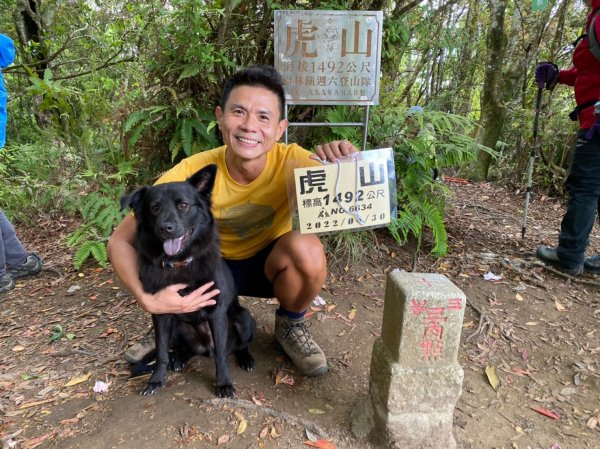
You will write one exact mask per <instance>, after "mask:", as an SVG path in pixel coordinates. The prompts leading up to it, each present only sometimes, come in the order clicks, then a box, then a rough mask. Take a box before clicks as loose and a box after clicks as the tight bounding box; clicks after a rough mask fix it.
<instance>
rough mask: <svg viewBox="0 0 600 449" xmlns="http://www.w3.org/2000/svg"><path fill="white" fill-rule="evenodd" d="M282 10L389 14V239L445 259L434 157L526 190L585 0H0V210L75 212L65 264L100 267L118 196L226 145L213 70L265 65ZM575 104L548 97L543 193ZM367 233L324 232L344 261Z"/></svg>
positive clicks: (309, 116) (571, 130)
mask: <svg viewBox="0 0 600 449" xmlns="http://www.w3.org/2000/svg"><path fill="white" fill-rule="evenodd" d="M536 3H539V2H536ZM542 3H543V2H542ZM276 9H322V10H382V11H383V13H384V30H383V48H382V64H381V67H382V73H381V85H380V92H381V94H380V104H379V105H378V106H375V107H372V109H371V122H370V132H369V139H368V147H369V148H380V147H384V146H392V147H393V148H394V153H395V157H396V170H397V177H398V179H399V181H398V199H399V216H398V219H397V220H395V221H394V223H392V225H391V226H390V228H389V230H390V232H391V234H392V235H393V236H394V238H395V239H396V240H397V241H398V242H399V243H401V244H402V243H404V242H405V241H406V240H407V239H409V238H416V242H417V250H419V249H425V250H427V251H432V252H433V253H434V254H437V255H443V254H445V253H446V251H447V247H446V234H445V228H444V207H445V201H446V198H447V194H448V190H447V188H446V186H445V185H444V184H443V183H439V182H435V181H434V180H433V179H432V176H431V172H432V169H433V168H438V169H440V170H441V171H443V172H444V173H446V174H449V173H450V174H456V173H459V174H460V176H463V177H469V178H471V179H475V180H491V181H495V182H501V183H503V184H507V185H509V186H511V187H512V188H514V189H516V190H521V191H522V187H523V185H524V183H525V172H526V166H527V163H528V159H529V155H530V151H531V149H532V145H533V137H532V134H533V122H534V114H535V101H536V93H537V86H536V85H535V84H534V82H533V71H534V68H535V66H536V64H537V63H538V62H539V61H553V62H555V63H556V64H557V65H558V66H559V67H561V68H566V67H570V64H571V62H570V60H571V55H572V50H573V46H572V44H571V43H572V42H573V41H575V40H576V38H577V37H578V36H579V35H580V34H581V33H582V32H583V25H584V18H585V14H586V11H585V6H584V4H583V2H582V1H580V0H549V1H548V6H547V8H545V9H544V10H541V11H537V10H534V8H533V7H532V1H525V2H520V1H511V0H483V1H479V0H426V1H417V0H415V1H397V2H390V1H384V0H373V1H364V0H363V1H361V0H356V1H343V0H332V1H326V2H319V1H294V2H292V1H290V0H282V1H281V2H279V3H275V2H273V1H271V0H248V1H244V2H242V1H240V0H216V1H211V0H204V1H202V0H170V1H157V0H144V1H128V2H123V1H117V0H105V1H100V0H98V1H93V0H0V32H1V33H3V34H7V35H9V36H10V37H11V38H13V39H14V41H15V44H16V46H17V59H16V61H15V64H13V65H12V66H10V67H8V68H7V69H5V70H4V71H3V74H4V80H5V84H6V86H7V90H8V93H9V104H8V129H7V146H6V148H5V151H2V152H1V153H0V178H1V179H2V183H1V184H0V207H2V209H4V210H5V212H7V214H8V215H9V216H10V217H11V218H12V219H13V220H15V221H16V222H21V223H24V224H27V223H32V222H33V221H34V220H35V218H36V217H39V215H40V214H46V215H48V216H50V217H59V216H65V215H68V216H71V217H76V219H77V220H78V223H80V224H79V226H78V227H77V229H75V230H74V231H73V232H72V233H71V234H70V236H69V241H68V243H69V246H70V247H71V248H72V249H73V254H74V257H73V260H74V265H75V268H79V267H80V266H81V265H82V264H83V263H85V262H86V261H89V262H96V263H99V264H100V265H105V264H106V263H107V257H106V250H105V243H106V240H107V238H108V236H109V235H110V233H111V232H112V229H113V228H114V226H115V225H116V224H117V223H118V222H119V221H120V220H121V218H122V214H123V212H121V211H120V210H119V198H120V197H121V196H122V195H123V194H124V192H125V191H126V190H128V189H129V188H130V187H131V186H134V185H137V184H148V183H150V182H152V181H153V180H154V179H155V178H156V176H157V175H158V174H159V173H160V172H162V171H164V170H165V169H167V168H169V167H170V166H171V165H172V164H173V163H174V162H176V161H177V160H179V159H181V158H182V157H185V156H187V155H190V154H193V153H195V152H198V151H203V150H206V149H210V148H213V147H215V146H218V145H219V144H220V136H219V135H218V130H217V128H216V126H215V125H216V124H215V121H214V120H215V119H214V107H215V106H216V105H217V104H218V99H219V95H220V90H221V87H222V82H223V80H224V79H225V78H226V77H227V76H228V75H230V74H232V73H233V72H235V71H236V70H238V69H239V68H241V67H246V66H249V65H252V64H272V63H273V11H275V10H276ZM413 105H420V106H422V107H423V108H424V110H425V112H424V113H423V114H420V115H418V117H417V121H418V122H419V124H420V125H421V129H424V130H429V134H430V135H429V136H424V135H423V134H420V135H416V136H415V135H414V133H412V132H411V130H410V129H409V126H408V124H407V123H408V122H407V120H406V118H407V111H408V109H409V108H410V107H411V106H413ZM573 107H574V100H573V94H572V91H571V89H569V88H564V87H562V88H561V87H560V86H559V87H558V88H556V89H555V90H554V91H553V92H545V93H544V96H543V102H542V117H541V122H540V123H541V124H540V131H539V136H540V137H539V144H538V145H537V149H538V156H539V157H538V159H537V164H536V166H535V171H534V178H533V179H534V181H533V182H534V185H535V186H536V188H543V189H547V190H548V191H549V192H550V193H551V194H560V193H562V188H561V186H562V182H563V179H564V174H565V171H566V168H567V166H568V161H569V156H570V153H571V151H572V147H573V144H574V138H575V130H576V128H577V124H576V123H573V122H570V121H569V119H568V112H570V111H571V110H572V109H573ZM289 114H290V119H291V120H294V121H297V120H303V121H313V120H315V121H327V120H329V121H332V122H337V121H360V120H361V117H362V109H361V108H353V107H341V106H340V107H318V108H317V107H310V106H303V107H299V106H296V107H293V108H291V109H290V112H289ZM425 125H427V126H425ZM360 135H361V130H360V129H356V128H320V129H316V128H298V129H297V130H296V131H294V132H293V133H292V135H291V139H293V140H295V141H297V142H298V143H300V144H301V145H302V146H304V147H306V148H312V147H313V146H314V144H315V143H316V142H322V141H326V140H327V139H340V138H345V139H350V140H352V141H354V142H357V143H358V142H360V141H361V137H360ZM364 238H366V239H368V238H369V233H363V234H341V235H338V236H336V237H333V238H331V239H330V240H329V241H328V243H329V244H331V245H333V248H335V249H336V250H337V251H338V253H339V251H342V252H346V253H348V255H350V256H351V257H354V256H356V255H357V253H359V252H360V250H359V249H358V248H361V247H362V246H364V245H361V242H360V240H361V239H364ZM422 243H423V245H422ZM367 247H368V246H367ZM338 256H339V257H340V258H344V259H345V256H340V254H338Z"/></svg>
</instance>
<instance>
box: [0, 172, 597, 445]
mask: <svg viewBox="0 0 600 449" xmlns="http://www.w3.org/2000/svg"><path fill="white" fill-rule="evenodd" d="M448 185H449V187H450V188H451V190H452V192H453V194H452V197H451V199H450V205H449V211H448V216H447V229H448V237H449V243H450V252H449V255H448V256H447V257H445V258H443V259H437V260H436V259H433V258H430V257H428V256H422V257H420V258H419V260H418V262H417V271H422V272H439V273H443V274H445V275H446V276H448V277H449V278H450V279H451V280H452V281H453V282H454V283H455V284H456V285H457V286H458V287H459V288H461V289H462V290H463V291H464V292H465V294H466V296H467V299H468V304H467V310H466V312H465V319H464V325H463V334H462V339H461V346H460V350H459V362H460V364H461V365H462V367H463V368H464V371H465V380H464V383H463V391H462V395H461V397H460V399H459V401H458V404H457V407H456V410H455V414H454V430H455V437H456V440H457V442H458V447H460V448H477V449H480V448H507V449H508V448H522V449H525V448H532V449H534V448H544V449H558V448H562V449H567V448H569V449H570V448H598V447H600V423H599V421H600V355H599V353H600V327H599V325H598V324H599V321H600V299H599V298H600V296H599V294H598V293H599V287H600V278H595V277H592V276H588V275H586V276H583V277H581V278H579V279H577V280H573V279H569V278H567V277H565V276H562V275H560V274H559V273H556V272H553V271H550V270H548V269H546V268H544V267H543V266H541V265H540V264H539V263H537V262H536V261H535V258H534V257H533V251H534V249H535V247H536V246H537V245H538V244H554V243H555V241H556V239H557V232H558V229H559V222H560V218H561V216H562V213H563V212H564V203H563V202H562V201H561V200H558V199H552V198H547V197H544V196H542V195H540V194H535V195H533V198H532V201H531V208H530V215H529V222H528V223H529V224H528V232H527V235H526V237H525V239H521V225H522V208H523V194H522V193H519V192H512V191H508V190H505V189H503V188H500V187H497V186H494V185H492V184H486V183H483V184H466V185H465V184H448ZM74 226H75V224H74V223H72V222H70V221H68V220H64V221H61V220H58V221H57V220H54V221H50V220H47V219H43V218H40V220H39V222H38V223H37V225H36V227H35V229H33V228H27V229H25V228H19V229H18V231H19V234H20V235H21V237H22V240H23V241H24V243H25V244H26V245H27V247H28V248H31V249H35V250H36V251H37V252H38V253H39V254H40V255H42V256H43V257H44V260H45V263H46V269H45V270H44V271H43V272H42V273H41V275H39V276H37V277H35V278H31V279H24V280H22V281H19V282H18V283H17V288H16V289H14V290H13V291H11V292H10V293H8V294H5V295H3V296H2V297H1V298H2V299H3V302H2V303H1V307H0V346H1V352H0V438H1V439H2V449H5V448H12V447H19V448H23V449H33V448H35V447H39V448H51V447H52V448H86V449H94V448H99V449H100V448H102V449H106V448H124V449H133V448H135V449H137V448H140V447H143V448H145V449H164V448H176V447H182V448H207V447H222V448H231V449H249V448H253V449H257V448H300V447H308V446H305V445H304V442H307V441H309V442H310V439H315V438H316V437H317V438H320V439H321V440H323V441H321V442H320V443H318V444H320V445H321V446H320V447H337V448H368V447H369V445H368V444H367V443H365V442H361V441H357V440H356V439H355V438H353V436H352V434H351V433H350V431H349V427H348V415H349V413H350V412H351V410H352V409H353V408H354V407H355V405H356V404H357V403H358V402H359V401H360V400H361V398H363V397H365V395H366V394H367V391H368V370H369V363H370V357H371V349H372V346H373V342H374V340H375V339H376V337H378V336H379V334H380V326H381V320H382V311H383V296H384V289H385V282H386V276H387V273H388V272H389V271H390V270H392V269H395V268H399V269H405V270H409V271H410V270H411V269H412V266H413V261H412V253H411V250H410V248H408V247H398V246H397V245H396V244H395V243H394V242H393V241H392V240H390V239H389V238H387V237H385V235H384V233H383V232H381V233H378V234H377V236H378V241H377V245H376V246H375V247H374V248H373V250H372V251H369V257H368V259H366V260H364V261H363V262H362V263H361V264H358V265H352V266H348V267H347V269H346V270H344V269H341V270H337V271H335V272H333V273H332V275H331V276H330V277H329V278H328V280H327V284H326V287H325V288H324V290H323V292H322V296H323V298H324V299H325V301H326V304H324V305H321V306H318V307H314V310H312V311H311V313H312V316H311V322H312V327H311V330H312V332H313V334H314V335H315V336H316V339H317V341H318V342H320V344H321V346H322V347H323V349H324V350H325V352H326V354H327V357H328V362H329V366H330V372H329V374H328V375H326V376H323V377H321V378H316V379H311V378H304V377H302V376H300V375H299V374H298V373H297V372H296V371H295V370H294V368H293V367H292V366H291V364H290V362H289V361H288V360H287V359H286V357H285V356H284V355H283V354H282V353H281V352H280V351H279V349H278V348H277V347H276V346H275V345H274V343H273V339H272V332H273V323H274V311H275V308H276V304H275V302H274V301H268V300H259V299H254V298H243V299H242V301H243V303H244V304H245V305H246V306H247V307H249V308H250V310H251V311H252V313H253V315H254V317H255V318H256V320H257V323H258V336H257V338H256V340H255V342H254V343H253V345H252V348H251V349H252V352H253V354H254V356H255V358H256V359H257V367H256V370H255V371H254V372H252V373H247V372H244V371H242V370H240V369H239V368H237V367H234V368H233V377H234V382H235V385H236V388H237V395H236V398H235V399H233V400H220V399H218V398H216V397H215V396H214V394H213V381H214V364H213V361H212V360H211V359H205V358H196V359H194V361H193V362H192V363H191V364H190V366H188V367H187V368H186V370H185V371H184V372H181V373H171V374H170V377H169V382H168V386H167V388H165V389H164V390H163V391H162V392H160V393H159V394H158V395H155V396H151V397H143V396H140V395H139V392H140V390H141V388H142V387H143V385H144V384H145V382H146V380H147V377H142V378H137V379H129V378H128V371H127V364H126V363H125V361H124V360H123V352H124V351H125V349H126V348H127V347H129V346H130V345H132V344H133V343H135V342H136V341H138V340H139V339H140V338H141V337H142V336H143V335H144V334H145V332H146V331H147V329H148V328H149V325H150V319H149V316H147V315H146V314H145V313H143V312H142V311H141V310H140V309H139V308H138V307H137V306H136V305H135V303H134V301H133V299H132V297H131V296H130V295H129V294H128V293H127V291H126V290H125V289H124V288H123V287H122V286H121V285H120V284H119V282H118V280H117V279H116V278H115V276H114V274H113V272H112V271H111V269H110V268H108V269H104V270H102V269H95V268H92V267H91V266H88V267H87V268H86V269H85V270H82V271H81V272H75V271H74V270H73V269H72V268H71V266H72V261H71V255H70V253H69V251H68V249H67V248H66V247H65V246H64V244H63V243H61V242H62V241H64V240H62V238H63V237H64V236H65V235H66V234H67V233H68V232H69V231H70V230H72V229H73V227H74ZM42 230H43V232H41V231H42ZM590 251H596V252H598V251H600V229H599V228H598V227H596V228H595V229H594V232H593V235H592V238H591V247H590ZM490 272H491V273H493V274H495V275H498V276H500V279H498V280H495V281H494V280H485V279H484V276H483V275H484V274H486V273H490ZM232 362H233V360H232ZM233 365H234V364H233V363H232V366H233ZM486 368H488V372H491V370H492V369H495V372H496V373H497V377H498V379H499V382H500V384H499V386H497V389H496V390H494V388H492V385H491V383H490V377H489V376H488V375H486ZM492 377H493V376H492ZM98 381H101V382H104V383H105V384H107V385H108V387H107V388H108V389H107V391H106V392H95V391H94V386H95V385H97V382H98ZM98 385H99V384H98ZM326 442H329V443H331V444H330V445H329V446H327V445H326ZM315 444H316V443H315Z"/></svg>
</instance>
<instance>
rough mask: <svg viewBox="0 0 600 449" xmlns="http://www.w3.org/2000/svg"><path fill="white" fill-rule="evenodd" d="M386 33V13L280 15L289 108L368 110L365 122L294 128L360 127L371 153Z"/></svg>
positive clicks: (279, 47)
mask: <svg viewBox="0 0 600 449" xmlns="http://www.w3.org/2000/svg"><path fill="white" fill-rule="evenodd" d="M382 30H383V12H382V11H303V10H293V11H275V68H276V69H277V71H278V72H279V73H280V74H281V76H282V78H283V82H284V86H285V90H286V104H287V105H296V104H297V105H362V106H364V109H365V112H364V120H363V121H362V122H342V123H327V122H326V123H314V122H313V123H304V122H291V123H290V124H289V125H290V126H360V127H362V128H363V143H362V149H363V150H365V149H366V140H367V139H366V137H367V132H368V121H369V106H370V105H375V104H378V103H379V75H380V71H381V67H380V65H381V38H382ZM285 117H286V118H287V106H286V111H285ZM285 140H286V142H287V131H286V134H285Z"/></svg>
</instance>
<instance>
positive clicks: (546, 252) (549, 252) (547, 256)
mask: <svg viewBox="0 0 600 449" xmlns="http://www.w3.org/2000/svg"><path fill="white" fill-rule="evenodd" d="M535 255H536V256H537V258H538V259H540V260H541V261H542V262H545V263H547V264H548V265H551V266H553V267H554V268H556V269H557V270H559V271H562V272H563V273H566V274H569V275H571V276H578V275H580V274H581V273H583V265H576V266H566V265H564V264H563V262H561V261H560V259H559V258H558V254H557V252H556V248H552V247H550V246H538V247H537V250H536V252H535Z"/></svg>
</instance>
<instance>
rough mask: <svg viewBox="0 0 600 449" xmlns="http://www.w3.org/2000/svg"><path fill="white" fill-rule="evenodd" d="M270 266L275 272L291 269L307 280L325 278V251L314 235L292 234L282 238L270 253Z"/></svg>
mask: <svg viewBox="0 0 600 449" xmlns="http://www.w3.org/2000/svg"><path fill="white" fill-rule="evenodd" d="M272 256H273V258H272V260H270V261H269V262H271V266H273V267H276V268H275V270H276V271H280V270H282V269H292V270H296V271H298V272H299V273H301V274H302V275H303V276H304V277H306V278H309V279H311V278H312V279H320V278H323V279H324V278H325V276H326V274H327V260H326V258H325V250H324V249H323V245H322V244H321V241H320V240H319V238H318V237H317V236H316V235H312V234H306V235H305V234H300V233H297V232H292V233H289V234H286V235H285V236H283V237H282V238H281V239H280V241H279V242H278V243H277V246H276V248H275V249H274V251H273V253H272Z"/></svg>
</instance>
